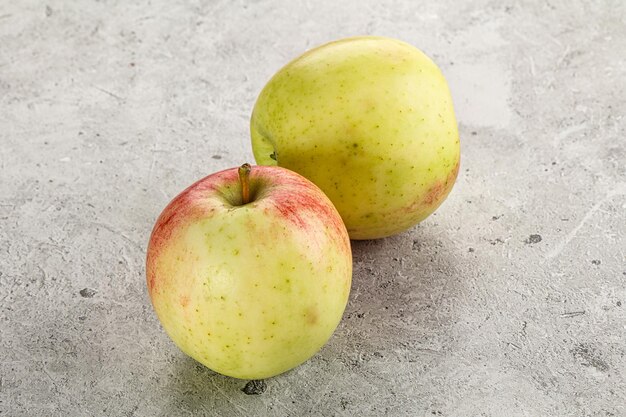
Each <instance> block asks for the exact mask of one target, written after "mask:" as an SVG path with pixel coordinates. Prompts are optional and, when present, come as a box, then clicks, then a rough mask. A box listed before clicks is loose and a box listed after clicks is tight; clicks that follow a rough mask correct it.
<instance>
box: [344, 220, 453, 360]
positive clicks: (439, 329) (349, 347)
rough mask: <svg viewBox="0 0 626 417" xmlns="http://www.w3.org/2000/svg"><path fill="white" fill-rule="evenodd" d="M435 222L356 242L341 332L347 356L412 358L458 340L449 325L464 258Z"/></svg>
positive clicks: (354, 242)
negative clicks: (347, 300) (350, 289)
mask: <svg viewBox="0 0 626 417" xmlns="http://www.w3.org/2000/svg"><path fill="white" fill-rule="evenodd" d="M460 251H461V249H460V248H459V247H458V245H456V244H455V242H454V241H453V240H452V236H450V235H448V234H446V233H441V229H440V228H439V227H437V226H436V224H433V223H429V224H420V225H418V226H417V227H415V228H413V229H411V230H410V231H408V232H405V233H402V234H399V235H396V236H392V237H388V238H384V239H377V240H368V241H352V254H353V277H352V291H351V295H350V300H349V302H348V306H347V308H346V312H345V314H344V318H343V321H342V325H341V326H340V329H338V330H339V334H338V335H337V336H336V337H345V338H347V339H346V340H345V343H346V349H345V353H346V354H347V356H352V357H360V358H361V359H363V358H365V360H367V358H368V357H370V358H372V355H373V356H374V358H372V359H376V358H377V357H378V358H379V357H382V356H383V355H385V354H387V355H392V356H394V355H395V356H396V357H397V359H398V360H399V361H403V362H404V361H409V362H410V361H412V360H414V359H416V356H419V355H420V352H424V351H425V350H428V351H433V352H435V351H438V350H440V348H441V347H442V346H450V345H451V344H453V343H454V340H453V336H452V333H453V332H451V331H450V329H451V327H452V326H454V325H455V323H456V322H457V321H458V320H459V316H460V314H461V312H460V311H459V309H458V308H457V302H456V301H457V300H458V299H459V298H462V292H463V291H464V285H463V281H464V280H463V279H462V277H461V276H460V273H459V271H460V270H461V269H462V268H461V267H462V265H461V264H462V263H463V262H464V261H465V257H464V256H463V254H461V253H460Z"/></svg>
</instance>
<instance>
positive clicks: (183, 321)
mask: <svg viewBox="0 0 626 417" xmlns="http://www.w3.org/2000/svg"><path fill="white" fill-rule="evenodd" d="M146 275H147V286H148V293H149V295H150V298H151V300H152V304H153V306H154V310H155V311H156V314H157V316H158V318H159V320H160V321H161V324H162V325H163V328H164V329H165V331H166V332H167V334H168V335H169V336H170V337H171V339H172V340H173V341H174V342H175V344H176V345H177V346H178V347H179V348H180V349H181V350H182V351H183V352H185V353H186V354H187V355H189V356H191V357H192V358H194V359H196V360H197V361H198V362H200V363H202V364H204V365H205V366H207V367H208V368H210V369H212V370H214V371H216V372H219V373H221V374H224V375H228V376H232V377H236V378H242V379H259V378H267V377H271V376H274V375H277V374H280V373H282V372H285V371H287V370H289V369H291V368H293V367H295V366H297V365H299V364H301V363H302V362H304V361H306V360H307V359H309V358H310V357H311V356H312V355H314V354H315V353H316V352H317V351H318V350H319V349H320V348H321V347H322V346H323V345H324V344H325V343H326V341H327V340H328V339H329V338H330V336H331V334H332V333H333V331H334V330H335V328H336V327H337V325H338V323H339V321H340V320H341V316H342V314H343V311H344V309H345V306H346V303H347V300H348V295H349V292H350V282H351V277H352V254H351V251H350V240H349V237H348V233H347V231H346V228H345V226H344V224H343V222H342V220H341V217H340V216H339V214H338V213H337V210H336V209H335V208H334V207H333V205H332V203H331V202H330V200H329V199H328V198H327V197H326V196H325V195H324V193H322V191H321V190H320V189H319V188H318V187H316V186H315V185H314V184H313V183H311V182H310V181H308V180H307V179H306V178H304V177H302V176H300V175H298V174H296V173H294V172H291V171H289V170H287V169H284V168H280V167H252V168H251V170H250V166H249V165H247V164H245V165H244V166H243V167H242V168H240V169H239V170H237V169H236V168H233V169H228V170H225V171H221V172H218V173H215V174H213V175H210V176H208V177H206V178H204V179H202V180H200V181H198V182H196V183H195V184H193V185H192V186H190V187H189V188H187V189H186V190H185V191H183V192H182V193H181V194H180V195H178V196H177V197H176V198H174V200H172V202H171V203H170V204H169V205H168V206H167V207H166V208H165V209H164V211H163V212H162V213H161V215H160V217H159V218H158V220H157V222H156V224H155V226H154V229H153V231H152V235H151V237H150V243H149V245H148V254H147V261H146Z"/></svg>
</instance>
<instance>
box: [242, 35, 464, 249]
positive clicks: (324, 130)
mask: <svg viewBox="0 0 626 417" xmlns="http://www.w3.org/2000/svg"><path fill="white" fill-rule="evenodd" d="M250 130H251V137H252V148H253V152H254V156H255V159H256V161H257V163H258V164H260V165H279V166H282V167H285V168H288V169H290V170H293V171H296V172H298V173H300V174H301V175H303V176H305V177H306V178H308V179H309V180H311V181H312V182H314V183H315V184H316V185H317V186H319V187H320V188H321V189H322V190H323V191H324V192H325V193H326V195H327V196H328V197H329V198H330V199H331V201H332V202H333V204H334V205H335V207H336V208H337V210H338V211H339V213H340V214H341V217H342V218H343V220H344V222H345V224H346V227H347V229H348V233H349V234H350V237H351V238H352V239H375V238H381V237H385V236H390V235H393V234H396V233H399V232H401V231H404V230H406V229H408V228H410V227H411V226H413V225H415V224H417V223H418V222H420V221H422V220H423V219H425V218H426V217H427V216H428V215H430V214H431V213H432V212H434V211H435V210H436V209H437V208H438V207H439V205H441V203H442V202H443V201H444V199H445V198H446V197H447V195H448V193H449V192H450V190H451V189H452V186H453V184H454V182H455V180H456V176H457V173H458V169H459V160H460V145H459V134H458V128H457V122H456V119H455V116H454V109H453V106H452V98H451V96H450V91H449V89H448V85H447V83H446V80H445V78H444V77H443V75H442V74H441V71H440V70H439V68H438V67H437V65H436V64H435V63H433V61H431V60H430V59H429V58H428V57H427V56H426V55H424V54H423V53H422V52H421V51H419V50H418V49H416V48H414V47H413V46H411V45H409V44H407V43H404V42H401V41H398V40H395V39H389V38H382V37H357V38H348V39H343V40H339V41H335V42H331V43H328V44H326V45H322V46H320V47H318V48H315V49H313V50H310V51H308V52H306V53H305V54H304V55H302V56H300V57H299V58H296V59H295V60H293V61H291V62H290V63H289V64H287V65H286V66H285V67H283V68H282V69H281V70H280V71H279V72H278V73H277V74H276V75H274V77H273V78H272V79H271V80H270V81H269V82H268V83H267V85H266V86H265V87H264V89H263V90H262V92H261V94H260V95H259V97H258V99H257V102H256V104H255V106H254V110H253V112H252V117H251V122H250Z"/></svg>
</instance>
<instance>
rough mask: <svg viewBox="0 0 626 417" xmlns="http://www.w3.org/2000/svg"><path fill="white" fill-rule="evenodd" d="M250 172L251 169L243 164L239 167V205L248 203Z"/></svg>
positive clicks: (247, 164)
mask: <svg viewBox="0 0 626 417" xmlns="http://www.w3.org/2000/svg"><path fill="white" fill-rule="evenodd" d="M250 171H252V167H251V166H250V164H249V163H247V162H246V163H245V164H243V165H242V166H240V167H239V183H240V184H241V204H248V203H249V202H250Z"/></svg>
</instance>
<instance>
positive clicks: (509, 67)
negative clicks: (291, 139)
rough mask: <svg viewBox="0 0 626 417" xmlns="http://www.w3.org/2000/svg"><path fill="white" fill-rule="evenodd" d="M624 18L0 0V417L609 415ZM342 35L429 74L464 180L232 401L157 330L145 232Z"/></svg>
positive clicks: (429, 6) (450, 7)
mask: <svg viewBox="0 0 626 417" xmlns="http://www.w3.org/2000/svg"><path fill="white" fill-rule="evenodd" d="M625 22H626V3H625V2H623V1H620V0H615V1H597V2H591V1H582V0H573V1H569V0H546V1H534V2H533V1H506V0H505V1H495V0H492V1H486V0H480V1H473V2H471V1H463V2H461V1H455V0H443V1H428V2H419V5H418V2H412V1H409V0H404V1H395V2H391V1H370V2H363V1H357V0H350V1H343V2H340V1H332V2H325V3H323V4H322V3H318V2H314V1H307V2H291V1H284V2H270V1H254V2H242V1H235V2H230V1H210V2H204V3H201V2H198V1H190V2H183V1H156V0H153V1H145V2H139V3H133V4H131V3H130V2H126V1H106V0H102V1H93V0H85V1H81V2H55V1H49V2H45V1H44V2H40V1H22V0H20V1H17V0H13V1H10V0H4V1H2V2H0V284H1V286H0V331H1V332H0V414H1V415H2V416H5V415H6V416H179V415H180V416H185V415H214V416H230V415H233V416H237V415H241V416H264V415H268V416H269V415H271V416H274V415H275V416H305V415H316V416H317V415H324V416H352V415H363V416H380V415H388V416H433V415H434V416H494V417H496V416H504V415H506V416H626V358H625V357H624V355H625V353H626V327H625V326H626V320H625V319H626V285H625V283H626V261H625V252H626V168H625V164H626V162H625V160H626V150H625V147H626V146H625V142H624V141H625V136H626V132H625V120H624V115H625V114H626V94H625V83H624V79H625V78H626V23H625ZM355 34H377V35H387V36H394V37H398V38H400V39H403V40H405V41H408V42H410V43H413V44H414V45H416V46H418V47H420V48H421V49H423V50H424V51H425V52H426V53H428V54H429V55H430V56H431V57H433V58H434V59H435V61H436V62H437V63H438V64H439V65H440V66H441V68H442V70H443V72H444V74H445V75H446V77H447V78H448V79H449V81H450V85H451V88H452V93H453V97H454V99H455V104H456V109H457V114H458V120H459V123H460V131H461V138H462V151H463V158H462V169H461V174H460V176H459V180H458V183H457V185H456V187H455V189H454V190H453V192H452V194H451V195H450V197H449V199H448V200H447V202H446V203H445V204H444V205H443V206H442V207H441V209H440V210H439V211H438V212H437V213H436V215H434V216H432V217H431V218H429V219H427V220H426V221H425V222H423V223H422V224H421V225H419V226H418V227H416V228H414V229H412V230H411V231H409V232H407V233H404V234H401V235H399V236H396V237H393V238H388V239H384V240H380V241H371V242H355V243H354V262H355V263H354V265H355V268H354V282H353V288H352V295H351V298H350V303H349V305H348V308H347V311H346V314H345V317H344V320H343V321H342V323H341V325H340V327H339V329H338V330H337V332H336V333H335V335H334V336H333V338H332V339H331V341H330V342H329V344H328V345H327V346H326V347H324V349H323V350H322V351H321V352H320V353H319V354H318V355H317V356H315V357H314V358H313V359H312V360H310V361H309V362H307V363H306V364H304V365H302V366H300V367H299V368H297V369H295V370H293V371H291V372H289V373H287V374H285V375H282V376H279V377H276V378H272V379H270V380H268V381H266V389H265V391H264V392H263V393H262V394H260V395H246V394H245V393H243V392H242V391H241V388H242V387H243V386H244V385H245V383H246V381H239V380H235V379H230V378H226V377H222V376H219V375H216V374H214V373H212V372H211V371H209V370H207V369H205V368H203V367H202V366H199V365H198V364H197V363H195V362H194V361H193V360H191V359H188V358H186V357H185V356H184V355H183V354H182V353H181V352H179V351H178V350H177V349H176V348H175V346H174V345H173V343H171V342H170V341H169V339H168V338H167V336H166V335H165V333H164V332H163V331H162V329H161V327H160V325H159V323H158V322H157V320H156V317H155V315H154V314H153V312H152V309H151V306H150V303H149V300H148V297H147V294H146V289H145V281H144V279H145V278H144V264H143V262H144V251H145V246H146V242H147V240H148V235H149V232H150V230H151V227H152V224H153V222H154V220H155V219H156V216H157V215H158V214H159V212H160V211H161V209H162V208H163V207H164V205H165V204H166V203H167V202H168V201H169V200H170V198H172V197H173V196H174V195H175V194H176V193H177V192H178V191H180V190H181V189H182V188H184V187H185V186H187V185H188V184H190V183H191V182H192V181H194V180H196V179H198V178H200V177H202V176H204V175H206V174H209V173H211V172H213V171H216V170H219V169H223V168H227V167H231V166H235V165H239V164H241V163H242V162H244V161H251V160H252V154H251V151H250V147H249V139H248V119H249V114H250V112H251V109H252V106H253V103H254V100H255V98H256V95H257V94H258V92H259V91H260V90H261V88H262V87H263V85H264V83H265V82H266V81H267V80H268V79H269V77H270V76H271V75H272V74H273V73H274V72H275V71H276V70H278V69H279V68H280V67H281V66H282V65H283V64H284V63H286V62H287V61H288V60H290V59H291V58H293V57H295V56H297V55H299V54H300V53H301V52H303V51H304V50H306V49H307V48H310V47H313V46H315V45H317V44H320V43H323V42H326V41H329V40H333V39H336V38H339V37H344V36H349V35H355Z"/></svg>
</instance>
